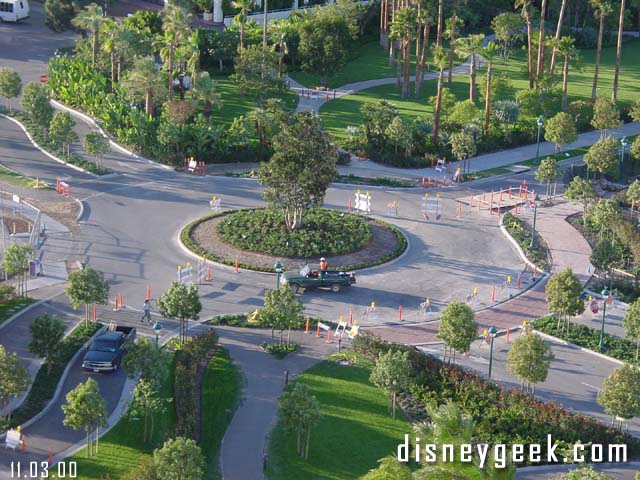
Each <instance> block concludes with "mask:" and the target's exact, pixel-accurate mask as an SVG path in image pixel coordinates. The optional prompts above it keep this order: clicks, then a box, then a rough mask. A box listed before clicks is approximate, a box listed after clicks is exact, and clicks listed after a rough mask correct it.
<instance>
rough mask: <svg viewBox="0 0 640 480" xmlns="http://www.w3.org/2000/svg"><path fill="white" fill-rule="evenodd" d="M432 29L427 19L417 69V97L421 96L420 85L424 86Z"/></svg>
mask: <svg viewBox="0 0 640 480" xmlns="http://www.w3.org/2000/svg"><path fill="white" fill-rule="evenodd" d="M430 30H431V24H430V23H429V22H428V21H427V23H425V25H424V31H423V37H424V40H423V42H422V52H420V65H419V71H416V88H415V92H414V94H415V97H416V98H419V97H420V87H422V82H423V81H424V67H425V63H426V62H427V51H428V50H429V31H430ZM416 70H417V68H416Z"/></svg>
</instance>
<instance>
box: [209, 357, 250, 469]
mask: <svg viewBox="0 0 640 480" xmlns="http://www.w3.org/2000/svg"><path fill="white" fill-rule="evenodd" d="M240 389H241V374H240V370H239V369H238V367H237V366H236V365H235V364H234V363H233V361H232V360H231V359H230V358H229V352H227V350H225V349H224V348H222V347H220V348H218V350H217V351H216V354H215V356H214V357H213V358H212V359H211V362H210V363H209V365H208V366H207V369H206V371H205V373H204V378H203V381H202V405H203V408H202V434H201V437H200V446H201V447H202V452H203V453H204V454H205V455H206V457H207V475H206V477H205V478H206V479H207V480H211V479H221V478H222V476H221V475H220V461H219V454H220V445H221V443H222V437H223V436H224V432H225V431H226V430H227V426H228V425H229V422H231V419H232V418H233V412H234V411H235V409H236V407H237V406H238V403H239V401H240Z"/></svg>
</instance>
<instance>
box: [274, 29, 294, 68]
mask: <svg viewBox="0 0 640 480" xmlns="http://www.w3.org/2000/svg"><path fill="white" fill-rule="evenodd" d="M292 31H293V27H292V24H291V23H290V22H289V21H287V20H278V21H276V22H272V24H271V28H270V29H269V35H270V36H271V41H272V42H273V43H274V44H275V45H277V47H278V78H282V74H283V72H284V57H285V55H286V54H287V53H289V46H288V45H287V38H288V37H289V35H291V32H292Z"/></svg>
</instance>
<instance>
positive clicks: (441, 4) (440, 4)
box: [436, 0, 444, 47]
mask: <svg viewBox="0 0 640 480" xmlns="http://www.w3.org/2000/svg"><path fill="white" fill-rule="evenodd" d="M443 22H444V0H438V31H437V33H436V47H441V46H442V23H443Z"/></svg>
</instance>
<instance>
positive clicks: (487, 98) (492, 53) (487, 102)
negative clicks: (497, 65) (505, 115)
mask: <svg viewBox="0 0 640 480" xmlns="http://www.w3.org/2000/svg"><path fill="white" fill-rule="evenodd" d="M480 55H482V56H483V57H484V59H485V60H486V61H487V90H486V92H485V94H484V127H483V131H484V134H485V135H486V134H487V133H489V115H490V114H491V75H492V71H491V70H492V68H493V60H494V59H495V58H496V55H498V46H497V45H496V44H495V42H490V43H489V44H488V45H487V46H486V47H485V48H483V49H482V50H481V51H480Z"/></svg>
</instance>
